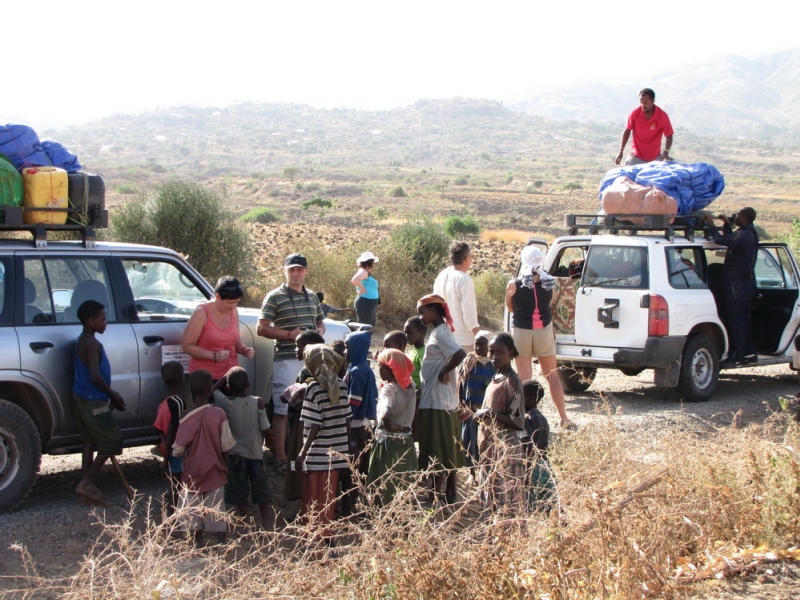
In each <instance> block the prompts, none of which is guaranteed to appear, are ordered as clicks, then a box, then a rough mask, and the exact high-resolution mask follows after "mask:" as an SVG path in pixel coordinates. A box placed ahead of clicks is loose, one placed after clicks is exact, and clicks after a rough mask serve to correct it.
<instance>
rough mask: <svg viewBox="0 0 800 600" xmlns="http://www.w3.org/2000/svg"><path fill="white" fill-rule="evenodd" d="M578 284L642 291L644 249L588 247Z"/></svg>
mask: <svg viewBox="0 0 800 600" xmlns="http://www.w3.org/2000/svg"><path fill="white" fill-rule="evenodd" d="M581 285H591V286H597V287H627V288H646V287H647V285H648V280H647V249H646V248H642V247H639V246H591V247H590V248H589V255H588V256H587V258H586V266H585V267H584V269H583V279H582V280H581Z"/></svg>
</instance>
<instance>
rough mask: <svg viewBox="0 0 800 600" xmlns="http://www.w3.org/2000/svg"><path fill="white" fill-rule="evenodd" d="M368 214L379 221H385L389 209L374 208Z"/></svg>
mask: <svg viewBox="0 0 800 600" xmlns="http://www.w3.org/2000/svg"><path fill="white" fill-rule="evenodd" d="M369 212H371V213H372V214H373V215H374V217H375V218H376V219H378V220H379V221H381V220H383V219H386V218H388V216H389V209H387V208H384V207H383V206H374V207H372V208H371V209H370V211H369Z"/></svg>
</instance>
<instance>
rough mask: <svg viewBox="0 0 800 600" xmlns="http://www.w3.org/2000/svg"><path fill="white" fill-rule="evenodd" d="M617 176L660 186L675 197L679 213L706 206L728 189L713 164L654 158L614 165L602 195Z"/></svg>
mask: <svg viewBox="0 0 800 600" xmlns="http://www.w3.org/2000/svg"><path fill="white" fill-rule="evenodd" d="M617 177H627V178H628V179H630V180H631V181H634V182H636V183H638V184H639V185H646V186H650V187H655V188H658V189H659V190H661V191H662V192H664V193H665V194H667V195H668V196H671V197H673V198H675V200H677V201H678V214H679V215H685V214H688V213H690V212H692V211H695V210H702V209H704V208H705V207H706V206H708V205H709V204H711V203H712V202H713V201H714V200H715V199H716V198H717V197H718V196H719V195H720V194H721V193H722V190H724V189H725V178H724V177H723V176H722V173H720V172H719V171H718V170H717V168H716V167H714V166H712V165H709V164H706V163H694V164H691V165H687V164H683V163H677V162H661V161H654V162H649V163H644V164H641V165H630V166H627V167H616V168H614V169H611V170H610V171H609V172H608V173H606V174H605V177H603V181H602V182H601V183H600V192H599V196H600V197H602V194H603V191H604V190H605V189H606V188H607V187H608V186H610V185H611V184H612V183H614V180H615V179H616V178H617Z"/></svg>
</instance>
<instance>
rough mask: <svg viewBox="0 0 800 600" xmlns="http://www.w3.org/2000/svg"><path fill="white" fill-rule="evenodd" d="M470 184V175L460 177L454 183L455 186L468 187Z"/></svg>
mask: <svg viewBox="0 0 800 600" xmlns="http://www.w3.org/2000/svg"><path fill="white" fill-rule="evenodd" d="M468 183H469V175H459V176H458V177H456V178H455V180H454V181H453V185H467V184H468Z"/></svg>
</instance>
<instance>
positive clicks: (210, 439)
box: [172, 369, 236, 546]
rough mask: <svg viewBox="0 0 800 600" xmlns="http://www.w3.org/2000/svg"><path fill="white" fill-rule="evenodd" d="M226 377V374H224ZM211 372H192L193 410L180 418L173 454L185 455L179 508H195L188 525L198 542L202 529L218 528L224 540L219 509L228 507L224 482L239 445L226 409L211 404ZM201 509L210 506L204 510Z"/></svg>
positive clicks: (201, 538) (190, 377)
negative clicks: (231, 454) (230, 457)
mask: <svg viewBox="0 0 800 600" xmlns="http://www.w3.org/2000/svg"><path fill="white" fill-rule="evenodd" d="M223 379H224V378H223ZM212 381H213V379H212V376H211V373H209V372H208V371H206V370H205V369H200V370H199V371H195V372H194V373H192V374H191V375H190V376H189V389H190V390H191V391H192V398H193V399H194V406H195V408H194V410H192V411H190V412H189V413H187V414H186V415H185V416H184V417H183V418H182V419H181V421H180V427H178V434H177V435H176V436H175V443H174V444H173V445H172V453H173V455H174V456H184V457H185V458H184V461H183V473H182V475H181V482H182V483H183V486H184V487H183V490H182V492H181V499H180V508H183V509H185V508H192V509H195V510H192V511H191V512H190V513H189V516H188V519H187V520H186V523H185V527H186V529H188V530H189V531H194V532H195V533H194V540H195V543H196V544H197V545H198V546H199V545H201V544H202V543H203V532H204V531H208V532H215V533H216V534H217V541H218V542H219V543H223V542H224V541H225V531H226V529H227V524H226V523H225V521H224V519H222V518H220V515H219V513H221V512H224V511H225V484H226V483H228V451H229V450H230V449H231V448H233V447H234V446H235V445H236V440H234V439H233V435H231V430H230V427H229V425H228V418H227V417H226V416H225V411H224V410H222V409H221V408H219V407H216V406H212V405H211V404H209V399H210V398H211V394H212ZM198 509H210V512H204V511H202V510H198Z"/></svg>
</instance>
